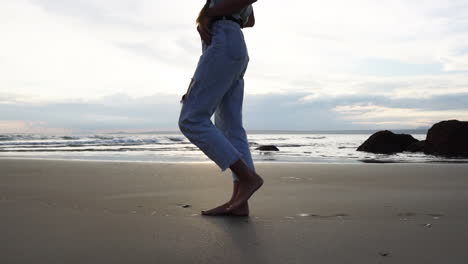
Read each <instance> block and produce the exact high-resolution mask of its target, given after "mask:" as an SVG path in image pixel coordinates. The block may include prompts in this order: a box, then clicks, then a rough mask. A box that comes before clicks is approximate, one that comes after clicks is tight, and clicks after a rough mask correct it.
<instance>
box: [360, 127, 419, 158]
mask: <svg viewBox="0 0 468 264" xmlns="http://www.w3.org/2000/svg"><path fill="white" fill-rule="evenodd" d="M415 142H418V140H417V139H415V138H414V137H413V136H411V135H408V134H395V133H393V132H391V131H388V130H384V131H379V132H376V133H374V134H373V135H372V136H370V137H369V138H368V139H367V140H366V141H365V142H364V143H363V144H362V145H361V146H359V147H358V149H357V150H358V151H366V152H372V153H382V154H392V153H397V152H402V151H404V150H406V148H407V147H408V146H410V145H411V144H413V143H415Z"/></svg>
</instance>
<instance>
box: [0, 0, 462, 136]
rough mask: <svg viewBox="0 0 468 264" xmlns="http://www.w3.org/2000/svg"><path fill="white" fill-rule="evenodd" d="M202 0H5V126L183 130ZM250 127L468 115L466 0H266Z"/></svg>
mask: <svg viewBox="0 0 468 264" xmlns="http://www.w3.org/2000/svg"><path fill="white" fill-rule="evenodd" d="M203 4H204V0H180V1H167V0H164V1H162V0H0V33H1V35H0V133H46V134H49V133H50V134H65V133H67V134H68V133H101V132H103V133H104V132H113V131H129V132H139V131H161V130H178V125H177V120H178V116H179V113H180V108H181V104H180V102H179V101H180V97H181V96H182V95H183V94H184V93H185V92H186V90H187V87H188V84H189V82H190V78H191V77H192V75H193V73H194V71H195V67H196V64H197V61H198V59H199V57H200V55H201V43H200V37H199V36H198V33H197V31H196V29H195V26H196V25H195V21H194V20H195V18H196V15H197V13H198V11H199V9H200V8H201V6H202V5H203ZM253 7H254V10H255V17H256V25H255V27H253V28H246V29H244V30H243V32H244V35H245V39H246V42H247V46H248V52H249V57H250V62H249V67H248V70H247V73H246V75H245V96H244V104H243V118H244V126H245V128H246V129H247V130H269V129H272V130H339V129H403V128H404V129H406V128H426V127H430V126H431V125H432V124H434V123H436V122H438V121H441V120H447V119H458V120H468V0H424V1H423V0H412V1H407V0H387V1H371V0H369V1H367V0H366V1H364V0H355V1H345V0H341V1H339V0H327V1H318V0H317V1H316V0H290V1H279V0H268V1H265V0H259V1H257V2H256V3H255V4H254V5H253Z"/></svg>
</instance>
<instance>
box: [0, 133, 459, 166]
mask: <svg viewBox="0 0 468 264" xmlns="http://www.w3.org/2000/svg"><path fill="white" fill-rule="evenodd" d="M371 134H372V133H358V134H356V133H353V134H346V133H268V132H267V133H248V140H249V144H250V149H251V153H252V156H253V159H254V161H255V162H309V163H361V162H411V163H421V162H444V163H446V162H468V159H453V158H452V159H449V158H443V157H437V156H433V155H425V154H424V153H411V152H402V153H397V154H392V155H386V154H373V153H367V152H361V151H357V150H356V149H357V148H358V147H359V145H361V144H362V143H363V142H364V141H365V140H366V139H367V138H369V136H370V135H371ZM412 136H413V137H414V138H416V139H418V140H423V139H425V137H426V135H425V134H412ZM261 145H275V146H276V147H277V148H278V149H279V151H260V150H257V149H256V148H257V147H259V146H261ZM0 158H34V159H66V160H96V161H99V160H103V161H148V162H210V160H209V159H208V158H207V157H206V156H205V155H204V154H203V152H201V151H200V150H199V149H198V148H197V147H196V146H195V145H193V144H192V143H190V142H189V141H188V140H187V139H186V138H185V137H184V136H183V135H182V134H180V133H176V132H174V133H166V134H164V133H163V134H161V133H145V134H126V133H121V134H99V135H96V134H90V135H34V134H5V135H0Z"/></svg>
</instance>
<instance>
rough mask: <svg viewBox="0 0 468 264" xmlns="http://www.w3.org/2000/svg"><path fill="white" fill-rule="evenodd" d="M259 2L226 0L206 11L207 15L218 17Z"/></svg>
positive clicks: (253, 0)
mask: <svg viewBox="0 0 468 264" xmlns="http://www.w3.org/2000/svg"><path fill="white" fill-rule="evenodd" d="M255 2H257V0H225V1H223V2H221V3H219V4H217V5H215V6H213V7H211V8H208V9H207V10H206V11H205V12H204V13H205V16H209V17H217V16H226V15H230V14H233V13H236V12H239V11H240V10H242V8H244V7H246V6H248V5H250V4H253V3H255Z"/></svg>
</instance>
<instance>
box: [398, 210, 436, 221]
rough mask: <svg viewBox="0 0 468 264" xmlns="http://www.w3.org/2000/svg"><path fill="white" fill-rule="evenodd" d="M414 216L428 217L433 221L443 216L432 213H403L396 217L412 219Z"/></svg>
mask: <svg viewBox="0 0 468 264" xmlns="http://www.w3.org/2000/svg"><path fill="white" fill-rule="evenodd" d="M416 215H423V216H430V217H432V218H433V219H439V218H440V217H441V216H444V215H443V214H434V213H430V214H425V213H413V212H405V213H399V214H397V216H402V217H412V216H416ZM404 220H406V219H404Z"/></svg>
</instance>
